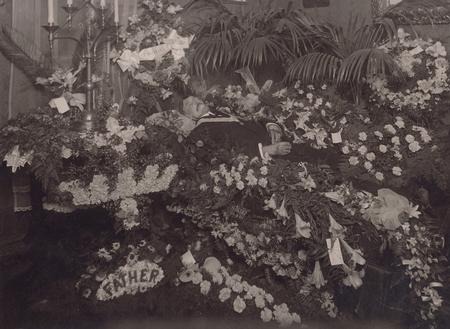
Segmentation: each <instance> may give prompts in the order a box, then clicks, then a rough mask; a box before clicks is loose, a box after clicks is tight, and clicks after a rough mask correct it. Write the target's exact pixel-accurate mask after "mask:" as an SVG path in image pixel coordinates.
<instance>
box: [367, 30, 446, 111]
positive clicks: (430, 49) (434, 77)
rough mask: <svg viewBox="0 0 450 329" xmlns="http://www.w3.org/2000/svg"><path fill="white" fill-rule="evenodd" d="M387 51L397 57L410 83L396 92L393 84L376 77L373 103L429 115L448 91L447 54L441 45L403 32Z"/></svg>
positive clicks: (373, 82) (386, 48)
mask: <svg viewBox="0 0 450 329" xmlns="http://www.w3.org/2000/svg"><path fill="white" fill-rule="evenodd" d="M384 50H385V51H386V52H388V53H392V54H393V55H394V58H395V60H396V62H397V63H398V64H399V66H400V68H401V69H402V71H403V73H404V75H405V79H406V80H409V81H411V83H410V84H408V85H407V87H406V88H404V87H403V86H402V88H401V89H400V90H398V88H397V90H396V88H395V82H394V81H388V79H385V78H382V77H374V78H373V79H371V81H370V86H371V88H372V90H373V91H374V97H373V99H372V101H373V102H375V103H378V104H379V105H380V106H383V107H387V108H391V109H393V110H397V111H399V110H403V109H408V110H411V111H417V110H424V111H430V110H431V107H432V106H433V105H434V104H436V102H438V101H439V100H440V95H441V94H442V93H444V92H446V91H448V90H449V86H448V75H447V71H448V66H449V65H448V60H447V58H446V56H447V51H446V49H445V47H444V46H443V45H442V43H441V42H439V41H437V42H434V41H431V40H422V39H419V38H415V39H414V38H412V37H411V36H410V35H409V34H408V33H406V32H404V31H403V30H402V29H400V30H399V34H398V41H395V42H392V44H387V45H385V46H384Z"/></svg>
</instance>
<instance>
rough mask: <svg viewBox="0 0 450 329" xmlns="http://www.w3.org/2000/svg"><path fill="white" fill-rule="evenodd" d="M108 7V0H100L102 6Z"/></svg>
mask: <svg viewBox="0 0 450 329" xmlns="http://www.w3.org/2000/svg"><path fill="white" fill-rule="evenodd" d="M105 7H106V0H100V8H103V9H104V8H105Z"/></svg>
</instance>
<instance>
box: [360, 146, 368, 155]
mask: <svg viewBox="0 0 450 329" xmlns="http://www.w3.org/2000/svg"><path fill="white" fill-rule="evenodd" d="M358 152H359V153H360V154H361V155H364V154H366V153H367V147H366V146H365V145H362V146H360V147H359V149H358Z"/></svg>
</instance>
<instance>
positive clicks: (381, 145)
mask: <svg viewBox="0 0 450 329" xmlns="http://www.w3.org/2000/svg"><path fill="white" fill-rule="evenodd" d="M378 149H379V150H380V152H381V153H386V152H387V147H386V145H383V144H380V146H378Z"/></svg>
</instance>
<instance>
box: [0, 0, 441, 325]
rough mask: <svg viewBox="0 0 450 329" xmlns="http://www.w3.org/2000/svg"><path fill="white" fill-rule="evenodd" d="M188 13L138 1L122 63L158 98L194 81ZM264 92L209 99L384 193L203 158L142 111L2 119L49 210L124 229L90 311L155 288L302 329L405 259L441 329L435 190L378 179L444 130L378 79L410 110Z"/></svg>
mask: <svg viewBox="0 0 450 329" xmlns="http://www.w3.org/2000/svg"><path fill="white" fill-rule="evenodd" d="M179 9H180V8H179V7H177V6H173V5H169V4H168V3H167V2H165V1H151V0H150V1H147V0H146V1H142V13H141V15H139V16H136V17H131V18H130V24H129V26H128V28H127V30H125V31H124V32H123V34H122V41H123V48H122V49H121V50H118V53H117V57H116V58H115V60H116V62H117V63H118V65H119V66H120V67H121V69H122V70H124V71H127V72H129V73H130V75H131V76H132V78H134V79H135V80H138V81H139V83H141V84H142V86H143V87H144V89H145V90H147V92H148V93H150V94H152V95H154V99H155V100H156V101H158V102H159V101H160V100H164V98H165V97H169V96H170V94H171V92H172V90H173V89H174V88H175V87H174V86H173V85H172V82H173V81H174V80H173V79H178V78H179V79H180V80H184V79H185V78H187V75H185V74H186V71H185V69H186V67H185V66H184V64H183V61H184V60H185V55H186V53H185V51H186V48H187V47H188V45H189V43H188V41H189V40H188V39H186V38H187V37H185V36H182V32H181V30H179V29H178V25H177V24H178V22H177V18H176V15H175V14H176V12H177V11H178V10H179ZM404 40H406V39H404ZM404 42H406V41H404ZM420 42H422V41H420ZM420 42H419V43H420ZM417 46H419V44H418V45H417ZM404 47H405V49H409V48H411V47H410V46H406V45H405V46H404ZM414 47H416V45H415V46H414ZM420 47H422V48H421V49H422V51H420V52H418V51H419V49H418V50H417V51H416V52H418V53H417V54H416V55H414V54H413V55H411V56H412V57H413V59H414V58H415V57H414V56H419V55H420V56H419V57H420V58H421V61H423V62H421V63H423V64H424V65H427V63H429V65H428V67H429V69H430V72H431V73H432V76H433V78H431V80H426V79H427V78H421V79H423V80H424V81H428V82H429V83H430V85H431V87H430V88H432V89H429V90H428V91H426V92H425V91H424V87H423V84H422V83H421V84H417V88H416V89H411V90H415V91H414V92H415V93H419V94H420V95H421V97H422V96H423V98H424V99H426V98H427V97H425V96H424V95H425V94H426V93H427V92H430V95H432V96H430V98H429V99H427V100H424V104H427V106H431V105H432V104H434V102H439V100H440V98H439V97H445V93H444V91H446V89H447V82H446V79H447V78H446V74H447V73H446V68H447V65H444V62H443V61H444V60H443V50H442V49H441V46H440V45H439V44H437V43H428V42H427V44H426V45H425V44H424V43H420ZM400 49H401V48H400ZM388 51H389V50H388ZM391 51H394V48H392V49H391ZM444 51H445V50H444ZM400 54H401V53H400ZM402 56H403V57H406V54H403V55H402ZM408 56H409V55H408ZM415 60H416V59H414V60H413V62H415ZM437 61H439V63H436V62H437ZM406 66H407V65H406V64H405V65H404V67H406ZM411 68H412V71H411V72H415V71H414V69H415V68H416V66H414V65H412V66H411ZM444 68H445V70H444ZM444 71H445V72H444ZM60 80H61V79H60ZM63 80H64V79H62V80H61V81H63ZM48 81H50V80H48ZM52 81H53V80H52ZM55 81H56V80H55ZM58 81H59V80H58ZM58 83H59V82H58ZM374 83H375V82H374ZM386 83H387V82H385V81H383V82H382V84H383V85H386ZM424 83H425V82H424ZM63 85H64V83H63ZM419 85H420V86H422V87H420V86H419ZM371 86H372V87H373V86H374V84H372V85H371ZM420 88H422V89H420ZM268 90H269V88H265V87H263V88H261V89H260V90H257V89H254V90H249V91H246V89H245V88H243V87H241V86H229V87H227V88H225V90H224V93H223V94H220V93H216V94H215V95H213V97H212V99H210V100H209V102H210V104H211V105H214V104H215V105H214V106H216V107H218V108H220V109H221V110H223V111H225V112H228V113H230V114H233V115H235V116H238V117H241V118H243V119H246V120H262V121H263V122H268V121H270V122H277V123H278V124H279V125H281V126H282V127H283V128H284V133H285V135H286V136H287V137H288V138H289V139H290V140H292V141H293V142H294V143H307V144H309V145H311V146H313V147H314V148H316V149H327V150H330V151H331V150H338V151H339V152H340V153H342V155H343V156H344V159H345V161H344V169H345V168H355V167H358V169H361V170H362V171H363V173H361V172H359V173H357V174H356V176H357V177H362V178H363V179H364V175H366V174H367V175H368V176H369V178H371V179H373V180H374V181H375V182H377V184H378V185H376V191H373V192H372V193H370V192H369V191H363V190H358V189H357V188H355V187H354V186H352V184H350V182H349V181H350V177H351V176H352V175H353V176H354V175H355V174H354V173H350V174H349V171H346V170H342V172H336V171H333V170H331V169H330V168H324V167H322V166H320V165H318V164H316V163H306V162H293V161H288V160H285V159H282V158H275V159H271V160H262V159H260V158H258V157H256V158H250V157H249V156H247V155H245V154H240V152H234V150H229V149H227V148H226V145H224V146H223V147H222V148H220V149H217V150H216V151H215V152H213V153H211V154H208V158H209V160H208V161H205V154H204V153H205V145H204V143H202V142H201V141H200V142H199V141H196V142H195V143H191V142H190V141H189V140H183V139H180V138H179V136H177V135H176V134H175V133H174V132H171V131H170V130H169V129H166V128H163V127H159V126H157V125H155V124H154V123H153V122H151V121H148V122H146V123H145V124H144V122H136V120H131V119H129V118H127V117H126V116H124V115H122V114H121V113H120V112H119V106H117V105H112V106H104V107H103V108H101V109H99V113H98V115H97V116H96V118H95V120H96V122H95V125H94V129H93V130H91V131H85V132H84V133H79V132H75V131H73V130H72V127H73V123H74V122H75V121H76V120H77V119H78V118H77V115H78V114H77V115H73V113H71V111H68V112H67V113H60V112H58V111H56V110H55V109H52V108H49V107H45V108H41V109H38V110H36V112H34V113H31V114H27V115H22V116H20V117H18V118H17V119H15V120H13V121H11V122H10V123H9V124H8V125H7V126H5V127H4V128H2V129H1V131H0V138H1V144H0V145H1V147H0V158H1V159H3V160H4V161H5V162H6V165H7V166H8V167H11V168H12V171H16V170H18V169H19V168H22V169H25V170H29V171H30V172H31V173H33V174H34V175H35V176H36V177H37V178H38V179H40V181H41V182H42V183H43V186H44V187H45V189H46V192H47V195H46V200H45V203H46V204H47V207H46V208H47V209H52V210H61V209H64V210H67V211H70V210H72V211H76V209H90V208H98V207H102V208H104V209H106V210H107V211H108V212H109V213H110V215H111V217H113V218H114V219H115V230H116V232H115V233H117V234H116V235H115V236H114V237H113V238H112V239H111V241H110V242H109V243H108V244H107V245H106V244H105V246H103V247H102V248H100V249H97V250H95V251H94V253H93V257H91V258H90V259H89V260H88V261H87V262H86V269H85V271H84V273H82V274H80V275H81V277H80V279H79V280H78V282H77V283H76V287H77V289H78V291H79V293H80V296H81V297H83V300H84V301H86V302H87V303H88V305H89V306H90V307H93V308H95V307H98V308H102V307H105V305H111V307H115V306H116V305H117V303H115V302H117V301H119V300H120V298H124V296H128V297H129V295H131V296H135V297H136V298H138V297H142V296H152V294H151V293H150V290H151V292H156V291H159V294H160V295H159V296H161V295H162V296H164V297H166V298H167V296H166V295H165V291H173V290H172V289H175V288H176V289H179V290H182V291H184V292H185V295H186V296H187V297H186V298H188V299H189V301H190V302H191V303H192V305H193V306H195V307H197V306H198V305H200V306H199V308H200V307H201V301H206V302H207V303H209V302H211V303H212V302H215V304H217V305H219V306H218V307H225V308H226V309H229V310H231V312H232V314H251V315H254V316H257V317H259V318H261V320H262V321H264V322H269V321H275V322H277V323H279V324H281V325H291V324H293V323H298V322H300V321H301V317H303V318H309V317H311V318H313V317H320V316H324V317H332V318H335V317H339V316H340V315H342V313H343V312H341V310H340V308H339V307H340V306H345V305H343V304H345V303H342V302H340V303H339V302H338V299H339V298H338V297H339V295H340V293H341V292H342V291H345V292H346V293H348V294H352V293H353V292H354V291H355V290H358V289H364V282H365V280H366V277H367V276H366V273H367V272H368V271H370V270H372V269H373V268H374V267H386V268H387V269H386V270H387V271H390V270H392V271H394V270H395V269H396V268H401V271H402V273H403V275H402V276H401V278H402V280H399V281H401V282H403V283H405V282H406V285H409V286H410V291H411V292H412V293H413V294H414V298H411V299H410V300H409V301H408V303H407V306H406V307H405V311H407V312H408V314H411V315H414V316H415V317H416V318H419V319H420V320H421V321H422V322H421V323H422V324H423V325H424V327H426V326H428V327H432V326H433V325H434V323H435V321H438V320H439V314H440V313H439V311H440V310H441V309H442V306H443V305H444V303H445V302H444V300H443V297H442V296H441V290H442V288H443V282H444V281H445V280H446V278H447V277H448V273H446V271H445V266H446V265H447V262H446V260H445V257H443V256H442V251H441V249H442V236H441V234H440V233H439V232H438V230H436V229H433V225H432V224H430V223H431V222H432V221H433V220H436V219H435V218H432V216H431V215H430V214H428V213H427V208H426V205H423V204H419V202H422V201H423V200H418V199H417V198H416V197H415V196H409V195H407V196H406V195H405V196H403V195H400V194H398V193H396V192H394V191H393V190H392V189H388V188H381V187H383V186H385V185H384V184H385V183H386V181H390V182H391V181H392V178H393V177H403V176H408V172H409V171H410V170H412V167H413V166H414V161H415V160H414V155H416V154H420V153H422V152H423V153H426V152H427V153H426V154H427V155H426V156H427V157H434V154H433V152H435V151H436V149H435V148H434V144H433V143H434V142H435V141H434V138H435V136H434V135H433V132H432V131H430V130H429V129H428V127H424V125H421V124H419V123H418V122H416V121H414V120H413V119H412V118H411V117H410V116H407V115H406V114H404V113H403V112H402V111H405V112H407V111H406V109H408V111H409V110H411V109H410V108H409V105H410V103H408V102H410V100H406V99H409V98H407V97H406V96H404V95H409V94H408V93H407V92H406V94H403V93H400V92H397V93H394V92H391V91H390V90H388V89H383V90H382V89H376V88H375V89H374V97H379V99H380V100H382V101H383V102H385V104H391V102H392V104H395V106H396V109H397V110H398V111H396V112H394V113H393V114H392V113H390V112H388V111H387V109H385V110H386V112H387V115H382V116H381V117H379V116H377V113H376V112H375V111H369V110H373V108H370V109H369V110H363V109H361V108H358V107H356V106H355V105H352V104H350V103H348V102H346V101H344V100H342V99H341V98H339V97H338V96H336V94H335V93H334V92H333V89H332V88H331V87H329V86H326V85H320V86H313V85H307V86H302V85H301V84H300V83H297V84H295V85H294V86H292V87H287V88H285V89H281V90H277V91H274V93H273V95H270V96H271V97H272V98H273V99H275V102H276V103H278V104H280V106H273V107H270V106H263V107H260V105H261V104H260V103H262V102H261V101H260V99H261V98H262V97H263V93H264V92H267V91H268ZM431 90H433V92H431ZM434 92H436V93H434ZM383 93H385V94H386V95H391V94H392V97H391V96H386V97H385V99H383V98H382V97H383ZM377 99H378V98H377ZM396 99H400V101H398V102H395V100H396ZM151 104H155V103H154V102H152V103H151ZM382 109H384V108H382ZM382 109H376V110H377V111H379V112H380V111H382ZM389 111H391V109H389ZM399 112H400V113H399ZM75 113H78V112H75ZM386 154H389V157H388V156H386ZM408 161H412V162H411V164H410V165H408ZM412 172H414V171H412ZM411 175H412V176H413V174H411ZM400 185H401V184H400ZM50 205H52V206H50ZM389 252H391V253H393V254H394V256H393V257H389ZM394 288H395V285H393V290H394ZM189 289H191V290H189ZM156 296H158V295H156ZM155 298H156V297H155ZM112 300H114V302H111V301H112ZM108 303H109V304H108ZM199 303H200V304H199ZM203 306H204V305H203ZM180 307H181V308H182V307H183V305H181V306H180ZM184 307H187V306H186V305H184ZM175 312H178V311H177V310H175Z"/></svg>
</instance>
